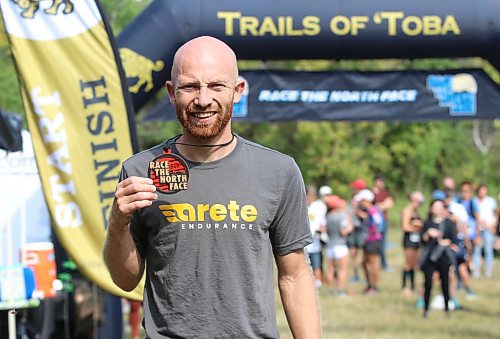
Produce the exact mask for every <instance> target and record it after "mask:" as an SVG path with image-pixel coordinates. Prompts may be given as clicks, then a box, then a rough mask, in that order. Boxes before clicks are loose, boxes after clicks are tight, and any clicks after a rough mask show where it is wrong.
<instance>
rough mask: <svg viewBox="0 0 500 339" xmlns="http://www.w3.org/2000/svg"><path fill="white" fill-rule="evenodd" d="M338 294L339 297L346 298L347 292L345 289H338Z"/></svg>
mask: <svg viewBox="0 0 500 339" xmlns="http://www.w3.org/2000/svg"><path fill="white" fill-rule="evenodd" d="M337 296H338V297H339V298H345V297H347V294H346V293H345V292H344V291H338V292H337Z"/></svg>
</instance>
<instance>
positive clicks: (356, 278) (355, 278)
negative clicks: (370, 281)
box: [351, 274, 360, 283]
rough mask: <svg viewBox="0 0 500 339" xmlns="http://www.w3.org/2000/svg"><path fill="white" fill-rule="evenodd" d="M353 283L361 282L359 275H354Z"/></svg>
mask: <svg viewBox="0 0 500 339" xmlns="http://www.w3.org/2000/svg"><path fill="white" fill-rule="evenodd" d="M351 282H353V283H356V282H360V279H359V275H357V274H355V275H353V276H352V278H351Z"/></svg>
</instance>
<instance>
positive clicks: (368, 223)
mask: <svg viewBox="0 0 500 339" xmlns="http://www.w3.org/2000/svg"><path fill="white" fill-rule="evenodd" d="M354 199H355V200H356V201H357V202H358V204H359V208H360V209H361V211H362V212H363V214H364V216H363V217H364V219H365V223H364V224H365V227H366V237H365V245H364V248H363V251H364V252H363V268H364V270H365V275H366V281H367V286H366V288H365V290H364V292H365V293H368V294H375V293H377V291H378V282H379V276H380V250H381V246H382V233H381V227H382V226H383V222H384V217H383V215H382V212H381V211H380V210H379V209H378V208H377V207H376V206H375V204H374V199H375V195H374V194H373V192H372V191H370V190H368V189H364V190H361V191H360V192H359V193H358V194H357V195H356V196H355V198H354Z"/></svg>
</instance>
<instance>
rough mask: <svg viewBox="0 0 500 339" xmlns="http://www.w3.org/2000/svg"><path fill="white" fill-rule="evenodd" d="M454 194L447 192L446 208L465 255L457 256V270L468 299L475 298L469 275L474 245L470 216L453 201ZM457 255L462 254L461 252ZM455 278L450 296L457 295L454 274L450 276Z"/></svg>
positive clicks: (460, 205)
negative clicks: (471, 239) (470, 231)
mask: <svg viewBox="0 0 500 339" xmlns="http://www.w3.org/2000/svg"><path fill="white" fill-rule="evenodd" d="M453 198H454V194H453V192H451V191H447V195H446V200H445V203H446V206H447V207H448V211H449V213H450V219H451V220H452V221H453V222H455V223H456V225H457V237H458V241H459V247H462V252H463V255H462V256H460V255H457V258H456V263H455V265H456V269H457V270H458V274H459V276H460V280H461V283H462V286H463V287H464V288H465V291H466V293H467V297H469V298H474V297H475V296H476V295H475V294H474V292H472V290H471V288H470V275H469V265H470V260H471V254H472V253H471V249H472V244H471V241H470V239H469V234H468V232H467V224H468V221H469V214H468V213H467V210H466V209H465V207H464V206H463V205H462V204H460V203H458V202H456V201H455V200H453ZM457 253H461V252H460V251H459V252H457ZM450 275H452V276H453V277H450V278H451V279H450V285H451V286H450V287H451V288H450V295H451V296H454V295H455V293H454V292H455V277H454V274H450Z"/></svg>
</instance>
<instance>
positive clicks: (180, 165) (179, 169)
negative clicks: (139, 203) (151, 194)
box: [148, 149, 189, 194]
mask: <svg viewBox="0 0 500 339" xmlns="http://www.w3.org/2000/svg"><path fill="white" fill-rule="evenodd" d="M168 151H170V149H169V150H168ZM148 175H149V177H150V178H151V180H153V184H154V185H155V186H156V190H157V191H158V192H161V193H164V194H174V193H177V192H179V191H184V190H187V189H188V180H189V168H188V166H187V164H186V161H185V160H184V159H183V158H182V157H180V156H178V155H177V154H172V153H170V152H167V153H164V154H161V155H159V156H157V157H156V158H154V159H153V160H151V161H150V162H149V168H148Z"/></svg>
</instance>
